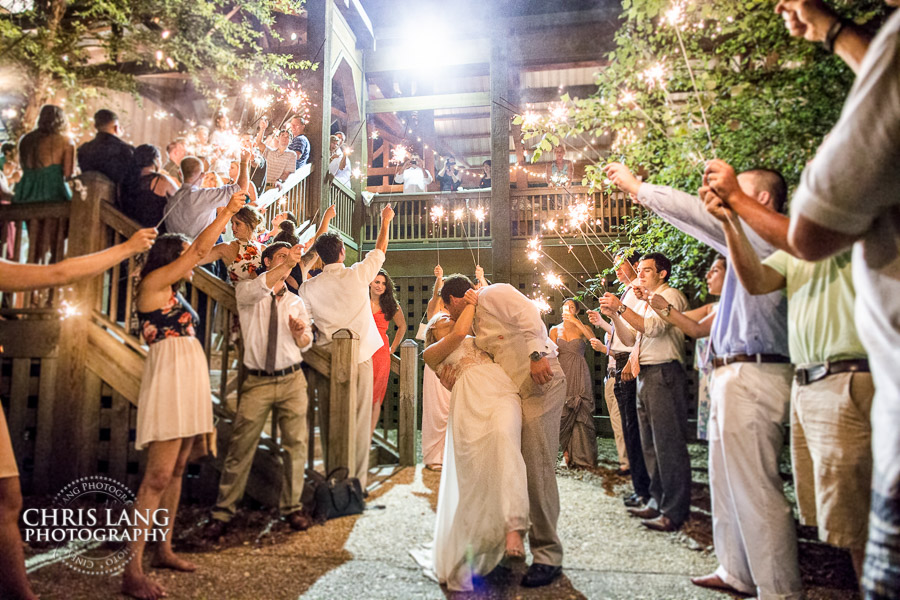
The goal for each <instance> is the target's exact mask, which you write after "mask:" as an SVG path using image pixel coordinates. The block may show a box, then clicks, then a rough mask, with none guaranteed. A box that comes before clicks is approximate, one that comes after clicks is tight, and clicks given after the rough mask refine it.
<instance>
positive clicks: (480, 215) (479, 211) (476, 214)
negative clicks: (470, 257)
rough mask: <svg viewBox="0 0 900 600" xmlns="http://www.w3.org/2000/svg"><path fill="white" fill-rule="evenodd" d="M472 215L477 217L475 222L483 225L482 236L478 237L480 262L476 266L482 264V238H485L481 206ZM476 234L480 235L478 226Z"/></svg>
mask: <svg viewBox="0 0 900 600" xmlns="http://www.w3.org/2000/svg"><path fill="white" fill-rule="evenodd" d="M472 214H473V215H475V220H476V221H477V222H478V224H479V225H481V234H480V235H478V262H476V263H475V264H476V265H480V264H481V238H483V237H484V209H483V208H481V207H480V206H479V207H478V208H476V209H475V210H474V211H472ZM475 233H476V234H478V225H476V226H475Z"/></svg>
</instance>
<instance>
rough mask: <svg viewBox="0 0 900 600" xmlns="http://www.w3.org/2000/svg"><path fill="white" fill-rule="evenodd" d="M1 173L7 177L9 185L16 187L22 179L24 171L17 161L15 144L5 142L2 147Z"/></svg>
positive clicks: (0, 147) (0, 155)
mask: <svg viewBox="0 0 900 600" xmlns="http://www.w3.org/2000/svg"><path fill="white" fill-rule="evenodd" d="M0 173H2V174H3V175H4V176H5V177H6V182H7V183H8V184H9V185H15V184H17V183H18V182H19V179H20V178H21V177H22V169H21V168H20V166H19V161H18V160H16V144H15V142H3V144H2V146H0Z"/></svg>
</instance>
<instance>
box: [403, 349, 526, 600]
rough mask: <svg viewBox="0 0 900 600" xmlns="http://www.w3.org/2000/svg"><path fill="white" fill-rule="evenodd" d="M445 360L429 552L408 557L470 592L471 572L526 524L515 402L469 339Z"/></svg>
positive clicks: (488, 567)
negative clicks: (452, 373) (441, 444)
mask: <svg viewBox="0 0 900 600" xmlns="http://www.w3.org/2000/svg"><path fill="white" fill-rule="evenodd" d="M445 365H449V366H451V367H453V368H454V369H455V370H456V372H457V378H456V383H455V384H454V386H453V391H452V394H451V397H450V419H449V423H448V426H447V443H446V447H445V450H444V469H443V471H442V473H441V487H440V491H439V492H438V507H437V516H436V523H435V529H434V543H433V546H432V549H431V552H430V556H429V555H428V554H429V553H427V552H425V553H423V552H413V556H414V557H416V559H417V561H418V562H419V563H420V564H422V565H423V566H424V567H425V568H426V570H431V571H432V573H433V575H434V576H436V577H437V579H438V581H440V583H446V584H447V587H448V588H449V589H450V590H453V591H471V590H472V589H473V585H472V579H473V577H476V576H484V575H487V574H488V573H490V572H491V571H492V570H493V569H494V567H496V566H497V565H498V564H499V563H500V561H501V560H502V559H503V555H504V552H505V550H506V534H507V532H509V531H523V532H524V531H525V530H526V529H527V528H528V489H527V481H526V478H525V461H524V460H523V459H522V443H521V440H522V402H521V399H520V397H519V395H518V391H517V389H516V386H515V385H514V384H513V382H512V381H511V380H510V378H509V376H508V375H507V374H506V371H504V370H503V368H502V367H501V366H500V365H498V364H496V363H494V362H493V361H492V360H491V357H490V355H489V354H487V353H486V352H484V351H483V350H480V349H478V347H476V346H475V338H473V337H467V338H466V339H465V340H464V341H463V343H462V344H460V346H459V348H457V349H456V350H454V351H453V353H451V354H450V356H448V357H447V358H446V359H444V361H443V362H442V363H441V366H445ZM429 559H430V560H429ZM428 563H430V564H428Z"/></svg>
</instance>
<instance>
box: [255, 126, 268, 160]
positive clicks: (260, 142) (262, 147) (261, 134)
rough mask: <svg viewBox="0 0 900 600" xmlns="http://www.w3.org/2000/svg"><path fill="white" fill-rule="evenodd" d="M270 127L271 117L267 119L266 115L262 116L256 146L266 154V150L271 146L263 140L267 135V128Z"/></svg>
mask: <svg viewBox="0 0 900 600" xmlns="http://www.w3.org/2000/svg"><path fill="white" fill-rule="evenodd" d="M268 128H269V119H267V118H266V117H262V118H261V119H260V120H259V125H257V132H256V147H257V148H259V151H260V152H262V153H263V154H265V153H266V150H268V149H269V147H268V146H266V143H265V141H264V140H263V138H264V137H265V135H266V129H268Z"/></svg>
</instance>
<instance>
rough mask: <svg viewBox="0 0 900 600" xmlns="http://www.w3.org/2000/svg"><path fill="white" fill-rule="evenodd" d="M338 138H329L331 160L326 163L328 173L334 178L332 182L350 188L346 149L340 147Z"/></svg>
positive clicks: (340, 143)
mask: <svg viewBox="0 0 900 600" xmlns="http://www.w3.org/2000/svg"><path fill="white" fill-rule="evenodd" d="M342 144H343V142H342V141H341V138H340V136H338V135H333V136H331V148H330V150H331V158H330V159H329V162H328V172H329V173H331V174H332V176H334V180H335V181H338V182H340V183H342V184H343V185H346V186H347V187H350V171H351V169H350V159H349V155H348V153H347V149H346V148H344V147H343V146H342Z"/></svg>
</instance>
